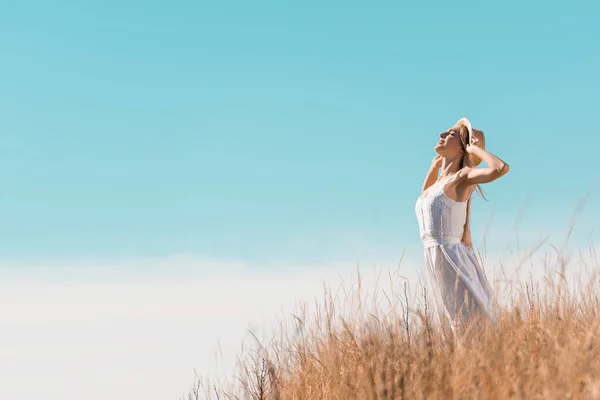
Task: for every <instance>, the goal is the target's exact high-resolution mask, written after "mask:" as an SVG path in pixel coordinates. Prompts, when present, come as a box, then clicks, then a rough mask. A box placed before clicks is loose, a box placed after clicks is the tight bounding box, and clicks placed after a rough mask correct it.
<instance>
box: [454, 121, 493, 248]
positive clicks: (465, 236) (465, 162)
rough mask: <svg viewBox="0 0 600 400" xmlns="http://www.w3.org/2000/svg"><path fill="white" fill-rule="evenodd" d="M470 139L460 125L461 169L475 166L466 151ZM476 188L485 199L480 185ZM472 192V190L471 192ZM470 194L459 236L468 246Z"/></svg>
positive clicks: (469, 242) (465, 128)
mask: <svg viewBox="0 0 600 400" xmlns="http://www.w3.org/2000/svg"><path fill="white" fill-rule="evenodd" d="M473 130H474V131H475V129H473ZM469 141H470V137H469V130H468V129H467V127H466V126H464V125H460V142H461V144H462V148H463V158H462V162H461V166H460V168H461V169H463V168H465V167H471V168H473V167H475V165H474V164H473V161H472V160H471V157H470V154H469V153H467V145H468V144H469ZM475 190H477V191H478V192H479V194H480V195H481V197H483V199H484V200H487V198H486V197H485V193H484V192H483V189H481V186H480V185H475V189H473V191H475ZM471 194H472V192H471ZM471 194H469V199H468V200H467V219H466V221H465V226H464V229H463V236H462V238H461V241H462V242H463V243H466V244H468V245H470V246H472V242H471Z"/></svg>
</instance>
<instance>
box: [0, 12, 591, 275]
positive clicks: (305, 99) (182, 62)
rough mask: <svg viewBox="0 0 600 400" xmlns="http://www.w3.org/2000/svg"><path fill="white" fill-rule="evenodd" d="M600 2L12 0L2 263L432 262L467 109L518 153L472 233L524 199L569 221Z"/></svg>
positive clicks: (495, 146)
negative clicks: (443, 180) (441, 154)
mask: <svg viewBox="0 0 600 400" xmlns="http://www.w3.org/2000/svg"><path fill="white" fill-rule="evenodd" d="M599 7H600V6H598V5H597V4H596V3H594V2H592V1H588V2H576V3H569V4H567V3H566V2H539V1H536V2H533V1H532V2H527V3H522V4H520V3H517V2H501V3H496V4H482V3H480V2H471V3H467V2H459V3H456V2H434V3H431V2H429V3H423V2H420V3H417V2H414V3H403V5H401V4H400V2H392V1H382V2H378V3H371V4H370V5H367V3H365V2H337V3H333V2H331V3H323V2H316V1H304V2H301V3H295V4H291V3H286V4H284V3H281V2H237V3H235V2H234V3H231V2H229V3H217V2H211V3H209V2H192V1H181V2H177V3H173V2H166V1H153V2H142V1H128V2H122V1H119V2H117V1H103V2H74V1H55V2H41V1H22V2H13V3H12V4H3V5H2V6H1V11H0V35H1V37H2V40H1V41H0V54H1V58H2V62H1V63H0V74H1V76H2V79H1V80H0V94H1V95H0V129H1V138H2V139H1V143H0V170H1V171H2V172H1V174H0V185H1V187H2V190H1V191H0V258H1V259H4V260H12V261H15V260H38V261H39V260H46V259H69V258H85V259H95V258H102V259H110V258H127V257H155V256H167V255H171V254H180V253H189V254H201V255H206V256H211V257H217V258H232V259H244V260H250V261H252V262H253V263H258V264H260V263H263V264H264V265H269V264H270V263H277V262H280V261H281V260H286V261H290V260H291V261H294V260H297V261H302V262H306V261H311V260H328V259H340V258H343V259H353V258H360V257H367V256H372V255H377V254H384V253H385V255H386V256H391V257H395V256H399V255H400V254H401V252H402V250H403V249H404V248H407V249H409V250H410V251H412V252H414V253H415V254H417V253H418V254H420V252H421V251H422V250H421V249H420V242H419V238H418V228H417V225H416V221H415V216H414V202H415V200H416V197H417V196H418V193H419V190H420V186H421V183H422V180H423V178H424V175H425V173H426V171H427V168H428V166H429V163H430V161H431V159H432V158H433V156H434V152H433V146H434V145H435V143H436V141H437V139H436V138H437V135H438V133H439V132H440V131H442V130H443V129H445V128H447V127H449V126H451V125H452V124H453V123H454V122H455V121H456V120H457V119H458V118H460V117H463V116H467V117H469V118H470V119H471V120H472V122H473V124H474V125H475V126H476V127H479V128H481V129H483V130H484V132H485V133H486V135H487V142H488V145H489V147H488V148H489V150H490V151H492V152H494V153H495V154H497V155H498V156H500V157H501V158H503V159H504V160H505V161H507V162H508V163H509V164H510V165H511V172H510V174H509V175H507V176H506V177H504V178H502V179H501V180H500V181H497V182H494V183H493V184H491V185H489V186H488V187H486V188H485V189H486V191H487V193H488V197H489V199H490V202H483V201H481V200H479V201H477V202H476V203H475V204H474V209H473V212H474V217H475V219H474V221H473V229H474V235H475V242H476V244H477V243H478V241H479V242H480V236H481V232H482V230H483V229H484V227H485V226H486V224H488V223H490V222H489V221H490V219H489V215H490V213H492V210H493V213H494V214H493V215H494V217H493V219H492V220H491V225H490V230H491V231H493V232H498V235H497V236H496V238H497V241H496V244H497V245H498V246H501V245H504V244H505V242H506V241H507V240H508V239H509V238H510V232H511V229H513V228H514V223H515V219H516V216H517V214H518V213H519V210H520V209H521V208H522V206H523V204H524V203H525V202H527V204H528V206H527V208H526V212H525V215H524V217H523V219H522V220H521V222H520V225H519V228H520V229H522V231H523V232H525V234H528V235H531V236H539V234H540V233H543V232H563V231H565V229H566V227H567V224H568V222H569V218H570V215H571V213H572V211H573V209H574V208H575V206H576V204H577V202H578V200H579V199H580V198H581V197H582V196H583V195H584V194H585V192H586V191H587V190H588V189H590V188H593V187H594V185H596V187H597V183H598V178H597V173H596V172H595V171H596V169H597V154H598V148H599V146H598V145H599V144H600V140H599V139H598V134H599V129H598V125H597V118H596V114H597V110H598V106H599V104H600V98H599V97H600V75H599V73H598V71H599V69H598V65H599V64H600V52H598V51H597V44H598V40H599V39H600V26H599V25H598V24H597V21H598V18H599V17H600V9H599ZM597 199H598V193H597V190H596V191H592V194H591V196H590V197H589V200H588V203H587V206H586V208H585V210H584V212H583V214H582V216H581V224H582V225H581V228H580V229H579V230H578V231H576V234H577V235H578V236H577V237H578V238H579V239H580V240H581V241H582V243H584V242H585V241H586V240H587V238H588V237H589V236H590V232H591V229H592V228H593V227H594V226H595V225H597V222H598V221H600V207H599V206H598V204H599V202H598V200H597ZM503 232H504V234H502V233H503ZM507 232H508V233H507ZM593 235H594V234H592V237H594V236H593ZM596 235H597V234H596ZM557 239H558V237H557Z"/></svg>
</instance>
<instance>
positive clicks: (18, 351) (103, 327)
mask: <svg viewBox="0 0 600 400" xmlns="http://www.w3.org/2000/svg"><path fill="white" fill-rule="evenodd" d="M396 264H397V261H396V260H395V261H391V262H388V263H385V262H384V263H379V266H380V267H383V268H389V267H391V268H394V267H395V266H396ZM408 265H409V264H407V263H404V264H403V266H402V267H401V268H400V273H405V274H407V275H411V274H412V275H413V276H414V274H415V272H416V271H415V270H414V269H411V268H409V267H408ZM372 267H373V265H372V264H371V265H368V264H364V268H361V270H362V271H363V274H364V275H365V286H368V285H372V284H373V279H370V278H369V277H374V275H373V274H372V273H369V272H368V271H370V270H372ZM394 269H395V268H394ZM259 271H260V270H259V269H258V268H256V267H254V266H250V265H246V264H244V263H242V262H239V261H231V260H211V259H206V258H200V257H193V256H177V257H170V258H167V259H161V260H153V259H146V260H124V261H110V262H108V261H107V262H94V263H90V262H83V261H70V262H63V263H60V262H49V263H44V264H43V265H42V264H40V265H38V266H25V265H19V266H16V265H10V266H8V265H4V266H3V267H2V268H0V281H1V283H0V304H2V311H1V317H0V321H1V324H2V326H1V327H0V355H1V357H0V398H2V399H19V400H27V399H38V398H42V397H43V398H52V399H63V400H70V399H81V398H85V399H87V400H93V399H102V400H104V399H131V398H139V399H145V400H149V399H157V400H158V399H160V400H163V399H177V398H178V396H180V395H182V394H184V392H185V391H186V390H187V389H188V388H189V387H190V385H191V384H192V381H193V371H194V369H196V370H197V371H198V372H199V373H201V374H209V375H213V374H222V373H225V374H226V375H227V372H231V370H232V369H233V366H234V363H235V360H236V355H237V353H238V350H239V349H240V346H241V344H242V340H243V339H245V338H248V337H249V336H248V334H247V333H246V332H247V331H246V330H247V329H249V328H251V329H253V330H256V331H257V333H258V334H259V335H260V334H261V331H263V332H267V331H269V330H271V329H272V328H274V327H275V324H276V323H277V320H278V316H280V315H281V314H282V313H283V314H287V313H289V312H291V311H293V310H294V306H295V304H296V303H297V301H308V302H312V301H314V300H315V299H316V298H321V297H322V295H323V282H327V283H329V284H331V285H332V286H335V285H337V284H338V283H340V282H341V280H343V281H345V282H346V283H347V284H348V283H349V282H351V280H352V278H353V276H355V274H356V262H339V263H330V264H328V265H322V266H320V265H313V266H304V267H302V266H288V267H282V268H279V269H277V270H274V269H269V270H268V271H263V272H259ZM364 271H367V272H366V273H365V272H364ZM382 280H385V278H382ZM219 347H220V348H221V349H222V350H221V351H222V356H219V357H217V354H218V353H219Z"/></svg>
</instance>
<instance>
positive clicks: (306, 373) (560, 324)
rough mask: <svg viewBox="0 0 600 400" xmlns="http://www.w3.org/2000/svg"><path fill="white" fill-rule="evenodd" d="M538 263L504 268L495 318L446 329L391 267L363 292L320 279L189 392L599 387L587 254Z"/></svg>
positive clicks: (488, 391) (379, 393)
mask: <svg viewBox="0 0 600 400" xmlns="http://www.w3.org/2000/svg"><path fill="white" fill-rule="evenodd" d="M545 260H546V261H544V264H546V265H544V266H543V267H542V268H545V270H546V273H545V274H544V276H541V277H540V278H539V279H534V278H533V277H532V276H530V277H529V278H528V279H527V280H525V281H520V280H516V281H515V280H514V279H508V278H506V277H505V279H504V283H503V286H502V287H500V285H499V284H498V281H497V280H496V283H495V286H496V290H497V291H498V292H499V293H502V294H503V300H502V302H500V301H498V304H497V306H498V313H499V321H498V324H497V325H496V326H491V325H490V324H487V323H485V322H482V321H474V322H473V323H472V324H470V325H469V326H468V327H466V328H465V329H464V330H463V331H461V332H459V333H457V334H453V333H452V332H451V331H450V330H448V329H447V328H444V327H442V326H441V325H439V324H436V322H435V321H434V319H433V317H432V315H433V310H432V309H431V306H430V302H429V301H428V298H427V297H428V296H427V291H426V290H425V289H424V288H422V287H421V288H419V287H418V286H417V287H416V288H411V287H410V286H409V285H408V284H407V283H406V281H404V280H403V279H401V278H400V277H399V276H398V275H396V274H390V275H389V281H390V289H389V290H386V289H382V288H381V287H378V289H377V290H376V291H375V293H373V294H371V295H370V297H367V296H365V294H364V291H363V289H362V287H361V281H360V278H359V279H358V282H357V284H356V285H355V286H354V287H353V288H352V289H350V290H347V289H346V288H344V287H342V288H340V290H338V291H336V292H335V293H333V291H331V290H327V291H326V295H325V298H324V301H322V302H321V303H320V304H317V306H316V308H315V309H314V311H313V312H309V311H308V310H309V307H307V306H301V307H299V310H298V312H297V313H296V314H295V315H293V316H291V318H288V319H286V320H285V322H282V324H281V326H280V328H279V330H278V331H277V333H276V334H275V335H273V336H272V337H270V338H266V339H263V340H258V339H256V341H257V345H255V346H253V347H252V349H247V350H246V351H245V352H244V354H242V356H241V358H240V368H239V374H238V376H237V377H236V378H235V379H234V380H233V381H231V382H225V383H224V384H218V385H217V384H210V383H209V382H208V381H207V380H204V379H200V378H199V379H197V381H196V384H195V389H194V391H192V392H191V393H190V394H189V398H190V399H205V398H218V399H273V400H275V399H340V400H345V399H513V398H514V399H600V328H599V325H600V291H599V285H598V281H599V278H600V274H599V272H598V267H599V266H600V264H599V263H598V257H597V255H596V252H595V249H594V247H593V245H590V248H589V255H588V254H587V251H586V257H584V256H583V254H582V253H579V255H578V259H577V260H574V261H575V264H576V269H575V270H574V272H575V274H574V276H576V277H577V280H578V282H577V284H575V283H574V282H571V283H570V284H568V285H567V271H566V270H567V265H568V264H569V260H568V259H567V258H566V257H564V256H563V255H561V252H560V251H557V252H556V253H555V256H554V258H553V260H550V257H548V258H545Z"/></svg>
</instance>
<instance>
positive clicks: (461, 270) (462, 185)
mask: <svg viewBox="0 0 600 400" xmlns="http://www.w3.org/2000/svg"><path fill="white" fill-rule="evenodd" d="M435 151H436V152H437V153H438V155H437V156H436V157H435V158H434V159H433V161H432V163H431V167H430V168H429V172H428V173H427V176H426V178H425V182H424V183H423V188H422V193H421V196H419V198H418V199H417V203H416V214H417V220H418V222H419V231H420V235H421V240H422V241H423V245H424V247H425V263H426V265H427V270H428V272H429V277H430V279H431V283H432V285H433V288H434V295H435V300H436V306H437V307H436V308H437V309H438V311H439V313H440V317H441V318H442V319H444V316H445V317H446V318H448V320H449V322H450V323H451V326H452V328H453V329H454V328H456V327H458V326H459V325H461V324H462V323H464V322H466V321H468V320H470V319H471V317H473V316H475V315H480V316H487V317H488V318H489V319H491V320H495V318H494V311H493V308H492V292H491V288H490V285H489V284H488V281H487V279H486V277H485V274H484V272H483V270H482V268H481V266H480V265H479V262H478V260H477V257H476V256H475V252H474V251H473V247H472V243H471V232H470V229H469V225H470V220H469V217H470V208H471V196H472V194H473V192H474V191H475V190H476V189H479V192H480V193H481V194H482V195H483V192H482V191H481V188H480V187H479V185H481V184H485V183H489V182H493V181H495V180H496V179H498V178H500V177H501V176H503V175H505V174H506V173H507V172H508V164H506V163H505V162H504V161H502V160H501V159H500V158H498V157H496V156H495V155H493V154H491V153H489V152H488V151H486V150H485V138H484V136H483V132H482V131H480V130H477V129H473V128H472V127H471V123H470V122H469V120H468V119H466V118H462V119H460V120H459V121H458V122H457V123H456V124H455V125H454V126H453V127H452V128H450V129H448V130H447V131H445V132H442V133H441V134H440V139H439V142H438V143H437V144H436V146H435ZM482 160H483V161H484V162H485V163H486V164H487V167H484V168H475V167H476V166H477V165H479V163H481V161H482ZM440 169H441V173H440V174H439V176H438V173H439V171H440Z"/></svg>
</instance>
